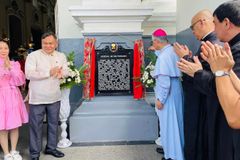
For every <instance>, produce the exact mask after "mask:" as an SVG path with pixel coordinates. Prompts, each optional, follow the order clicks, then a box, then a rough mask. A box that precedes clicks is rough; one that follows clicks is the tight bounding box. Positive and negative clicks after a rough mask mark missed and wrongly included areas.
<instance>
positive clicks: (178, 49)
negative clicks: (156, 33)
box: [173, 42, 192, 58]
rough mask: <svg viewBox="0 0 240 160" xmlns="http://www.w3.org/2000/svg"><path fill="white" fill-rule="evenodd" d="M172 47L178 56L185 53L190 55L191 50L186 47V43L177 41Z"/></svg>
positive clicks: (182, 55)
mask: <svg viewBox="0 0 240 160" xmlns="http://www.w3.org/2000/svg"><path fill="white" fill-rule="evenodd" d="M173 48H174V50H175V52H176V53H177V55H178V56H179V57H180V58H182V57H184V56H186V55H190V56H192V52H191V51H190V50H189V49H188V47H187V46H186V45H180V44H179V43H177V42H176V43H174V44H173Z"/></svg>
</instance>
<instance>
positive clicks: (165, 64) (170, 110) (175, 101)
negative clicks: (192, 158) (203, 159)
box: [153, 29, 184, 160]
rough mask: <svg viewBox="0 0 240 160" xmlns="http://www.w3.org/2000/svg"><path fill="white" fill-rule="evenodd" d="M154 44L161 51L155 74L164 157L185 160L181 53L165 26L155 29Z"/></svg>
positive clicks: (157, 107)
mask: <svg viewBox="0 0 240 160" xmlns="http://www.w3.org/2000/svg"><path fill="white" fill-rule="evenodd" d="M153 47H154V48H155V49H156V50H158V51H159V54H158V57H157V61H156V65H155V70H154V73H153V77H154V78H155V79H156V87H155V89H154V90H155V97H156V111H157V115H158V117H159V122H160V126H161V129H160V135H161V140H162V147H163V150H164V158H163V159H172V160H184V154H183V145H184V135H183V111H182V105H183V104H182V103H183V95H182V86H181V83H180V80H179V77H180V76H181V74H180V71H179V69H178V68H177V65H176V63H177V61H178V57H177V55H176V54H175V52H174V49H173V47H172V46H171V44H169V42H168V40H167V34H166V32H165V31H164V30H162V29H157V30H156V31H154V33H153Z"/></svg>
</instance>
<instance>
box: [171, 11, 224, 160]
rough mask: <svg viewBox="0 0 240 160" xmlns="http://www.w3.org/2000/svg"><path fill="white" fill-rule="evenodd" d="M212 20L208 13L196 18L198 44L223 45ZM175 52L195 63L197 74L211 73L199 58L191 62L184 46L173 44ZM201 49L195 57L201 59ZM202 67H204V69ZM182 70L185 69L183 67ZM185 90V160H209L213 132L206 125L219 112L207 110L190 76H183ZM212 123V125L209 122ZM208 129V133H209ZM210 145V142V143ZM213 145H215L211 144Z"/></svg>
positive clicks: (201, 95) (192, 27)
mask: <svg viewBox="0 0 240 160" xmlns="http://www.w3.org/2000/svg"><path fill="white" fill-rule="evenodd" d="M214 27H215V26H214V23H213V16H212V13H211V12H210V11H209V10H201V11H199V12H198V13H197V14H196V15H194V16H193V18H192V21H191V26H190V28H191V29H192V32H193V34H194V35H195V37H196V38H197V39H198V40H199V41H211V42H212V43H218V44H220V41H219V40H218V39H217V37H216V34H215V33H214ZM174 49H175V51H176V53H177V54H178V56H179V57H181V58H184V59H185V60H187V61H190V62H193V61H196V63H197V64H200V65H199V66H198V65H196V68H195V69H196V70H201V69H204V70H205V71H206V72H210V67H209V65H208V64H207V63H206V62H205V61H203V60H202V59H201V57H199V59H200V61H199V60H198V58H196V57H194V58H192V57H191V55H189V53H190V51H189V49H188V48H187V46H181V45H179V44H178V43H175V44H174ZM200 51H201V48H199V50H198V51H197V53H196V54H195V55H196V56H199V55H200ZM201 64H202V65H201ZM180 69H182V68H181V67H180ZM183 89H184V99H185V100H184V135H185V146H184V151H185V159H186V160H193V159H194V160H202V159H206V158H207V153H208V151H207V150H208V147H207V146H208V142H207V139H208V138H211V139H212V137H208V136H207V135H208V134H207V133H208V132H210V133H211V132H213V131H211V129H212V128H213V127H212V126H213V125H212V124H209V125H206V123H207V122H206V116H208V115H207V112H209V113H212V115H209V116H214V114H215V112H216V111H212V110H209V108H207V107H206V106H207V102H206V98H207V94H208V93H206V92H204V91H203V90H202V89H201V88H199V86H198V85H196V84H195V82H194V79H193V78H192V77H191V76H188V75H187V74H183ZM210 123H211V121H210ZM208 128H209V129H208ZM210 143H211V142H210ZM211 145H213V143H212V144H211Z"/></svg>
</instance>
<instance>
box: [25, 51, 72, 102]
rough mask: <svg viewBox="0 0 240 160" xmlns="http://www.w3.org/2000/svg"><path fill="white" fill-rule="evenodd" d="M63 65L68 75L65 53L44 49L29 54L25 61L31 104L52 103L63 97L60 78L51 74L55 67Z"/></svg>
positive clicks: (64, 72) (64, 71)
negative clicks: (46, 51)
mask: <svg viewBox="0 0 240 160" xmlns="http://www.w3.org/2000/svg"><path fill="white" fill-rule="evenodd" d="M56 66H59V67H63V74H64V75H67V72H68V70H67V59H66V56H65V55H64V54H63V53H60V52H57V51H54V52H53V53H52V54H47V53H45V52H44V51H43V50H42V49H40V50H37V51H34V52H32V53H31V54H29V55H28V56H27V59H26V63H25V74H26V78H27V79H29V80H30V83H29V104H51V103H54V102H57V101H59V100H60V98H61V91H60V80H59V79H58V78H55V77H51V76H50V70H51V68H53V67H56Z"/></svg>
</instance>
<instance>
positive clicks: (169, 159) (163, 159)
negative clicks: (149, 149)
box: [162, 157, 173, 160]
mask: <svg viewBox="0 0 240 160" xmlns="http://www.w3.org/2000/svg"><path fill="white" fill-rule="evenodd" d="M162 160H173V159H171V158H168V159H165V158H164V157H163V158H162Z"/></svg>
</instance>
